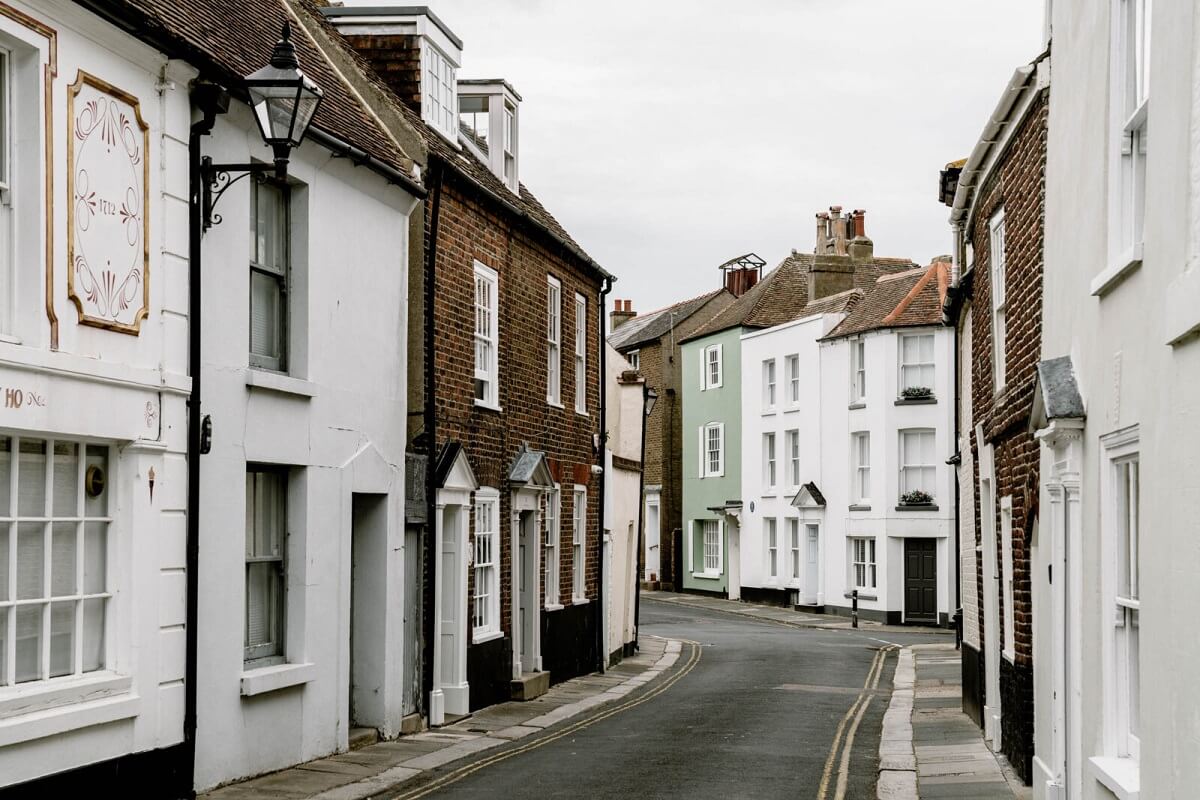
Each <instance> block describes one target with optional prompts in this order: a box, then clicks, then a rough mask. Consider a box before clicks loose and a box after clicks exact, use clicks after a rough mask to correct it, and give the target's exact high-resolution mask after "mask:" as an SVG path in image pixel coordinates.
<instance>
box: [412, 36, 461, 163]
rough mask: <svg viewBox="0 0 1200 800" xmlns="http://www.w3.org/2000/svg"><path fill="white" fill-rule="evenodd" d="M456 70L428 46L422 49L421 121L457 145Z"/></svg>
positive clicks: (447, 60)
mask: <svg viewBox="0 0 1200 800" xmlns="http://www.w3.org/2000/svg"><path fill="white" fill-rule="evenodd" d="M455 77H456V76H455V66H454V64H453V63H452V62H451V61H450V60H449V59H448V58H446V57H445V56H444V55H442V53H441V52H440V51H439V50H438V49H437V48H436V47H433V46H431V45H426V46H425V47H422V48H421V84H422V85H421V90H422V91H421V94H422V98H421V117H422V118H423V119H424V120H425V121H426V122H427V123H429V124H430V125H432V126H433V127H434V128H435V129H436V130H437V131H438V132H439V133H441V134H442V135H444V136H446V137H447V138H449V139H450V140H451V141H458V124H457V123H458V121H457V119H456V118H455V113H454V111H455V109H456V108H457V107H458V103H457V101H456V98H455V94H456V89H457V86H458V82H457V80H455Z"/></svg>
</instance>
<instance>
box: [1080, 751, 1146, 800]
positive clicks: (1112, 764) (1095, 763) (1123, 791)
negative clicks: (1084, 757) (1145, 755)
mask: <svg viewBox="0 0 1200 800" xmlns="http://www.w3.org/2000/svg"><path fill="white" fill-rule="evenodd" d="M1088 763H1089V764H1091V766H1092V774H1093V775H1094V776H1095V777H1096V780H1098V781H1100V783H1102V784H1104V785H1105V786H1106V787H1107V788H1108V790H1109V791H1111V792H1112V793H1113V794H1115V795H1116V796H1117V797H1118V798H1119V800H1138V793H1139V792H1140V791H1141V769H1140V767H1139V765H1138V762H1137V761H1135V760H1134V759H1132V758H1116V757H1112V756H1093V757H1092V758H1089V759H1088Z"/></svg>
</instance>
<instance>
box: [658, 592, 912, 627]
mask: <svg viewBox="0 0 1200 800" xmlns="http://www.w3.org/2000/svg"><path fill="white" fill-rule="evenodd" d="M646 598H649V599H651V600H657V601H659V602H663V603H675V604H677V605H685V606H691V607H693V608H704V609H708V610H709V611H718V612H720V613H723V614H738V615H740V616H743V617H751V618H753V619H758V620H764V621H766V622H778V623H783V624H785V625H793V626H795V627H798V628H820V629H823V630H843V629H846V630H849V629H851V628H853V627H854V625H853V623H852V622H851V621H850V618H849V617H839V616H833V615H830V614H813V613H810V612H806V611H796V610H795V609H792V608H785V607H783V606H767V605H759V604H756V603H746V602H743V601H741V600H726V599H724V598H721V597H710V596H708V595H698V594H676V593H675V592H647V591H643V592H642V599H646ZM858 625H859V627H860V628H863V629H865V628H884V627H886V626H885V625H883V623H880V622H869V621H867V620H863V619H860V620H859V623H858ZM910 630H911V629H910Z"/></svg>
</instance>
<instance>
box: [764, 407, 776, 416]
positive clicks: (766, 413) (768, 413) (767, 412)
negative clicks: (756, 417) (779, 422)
mask: <svg viewBox="0 0 1200 800" xmlns="http://www.w3.org/2000/svg"><path fill="white" fill-rule="evenodd" d="M775 413H776V412H775V409H773V408H764V409H763V411H762V415H763V416H764V417H773V416H775Z"/></svg>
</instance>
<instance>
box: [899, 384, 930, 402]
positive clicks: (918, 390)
mask: <svg viewBox="0 0 1200 800" xmlns="http://www.w3.org/2000/svg"><path fill="white" fill-rule="evenodd" d="M900 399H901V400H932V399H933V389H931V388H929V387H928V386H906V387H904V388H903V389H901V390H900Z"/></svg>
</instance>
